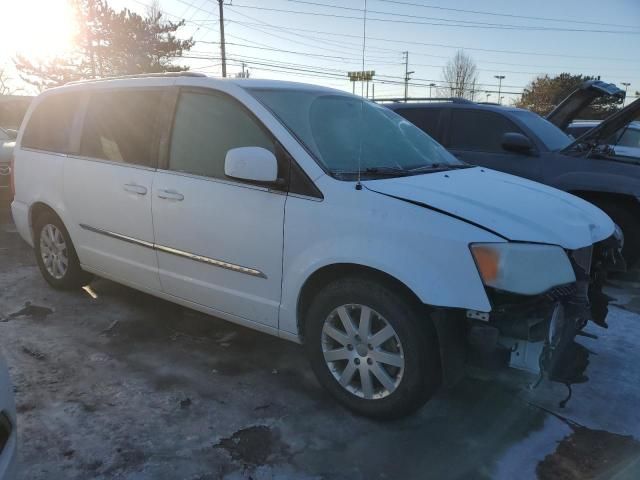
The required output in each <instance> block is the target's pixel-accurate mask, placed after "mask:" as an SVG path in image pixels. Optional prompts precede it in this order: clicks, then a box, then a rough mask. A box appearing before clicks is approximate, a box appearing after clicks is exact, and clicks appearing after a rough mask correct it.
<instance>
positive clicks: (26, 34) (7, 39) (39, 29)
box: [0, 0, 76, 60]
mask: <svg viewBox="0 0 640 480" xmlns="http://www.w3.org/2000/svg"><path fill="white" fill-rule="evenodd" d="M2 19H3V22H2V28H0V52H2V54H3V55H2V56H11V57H12V56H14V55H16V54H20V55H23V56H25V57H26V58H28V59H30V60H36V59H45V58H51V57H55V56H59V55H63V54H64V53H65V52H68V51H69V50H70V49H71V47H72V46H73V45H72V44H73V37H74V31H75V29H76V24H75V19H74V16H73V11H72V9H71V7H70V5H69V2H68V0H20V1H17V2H12V5H11V8H6V9H3V14H2Z"/></svg>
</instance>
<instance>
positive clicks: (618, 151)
mask: <svg viewBox="0 0 640 480" xmlns="http://www.w3.org/2000/svg"><path fill="white" fill-rule="evenodd" d="M601 123H602V121H601V120H575V121H573V122H571V123H570V124H569V126H568V127H567V129H566V132H567V133H568V134H569V135H571V136H572V137H573V138H579V137H581V136H582V135H584V134H585V133H587V132H588V131H590V130H591V129H593V128H595V127H597V126H598V125H600V124H601ZM599 143H600V144H606V145H608V146H609V147H610V148H611V149H612V150H613V153H615V156H617V157H627V158H630V159H638V160H640V121H632V122H630V123H628V124H626V125H625V126H624V127H622V128H621V129H620V130H618V131H617V132H615V133H614V134H613V135H612V136H611V137H609V138H606V139H604V141H600V142H599Z"/></svg>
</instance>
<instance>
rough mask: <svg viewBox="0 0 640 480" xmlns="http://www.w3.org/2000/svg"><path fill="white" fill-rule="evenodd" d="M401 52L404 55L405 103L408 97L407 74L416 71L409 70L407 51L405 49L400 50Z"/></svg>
mask: <svg viewBox="0 0 640 480" xmlns="http://www.w3.org/2000/svg"><path fill="white" fill-rule="evenodd" d="M402 54H403V55H404V103H407V99H408V98H409V80H411V77H410V76H409V75H411V74H412V73H416V72H410V71H409V52H408V51H405V52H402Z"/></svg>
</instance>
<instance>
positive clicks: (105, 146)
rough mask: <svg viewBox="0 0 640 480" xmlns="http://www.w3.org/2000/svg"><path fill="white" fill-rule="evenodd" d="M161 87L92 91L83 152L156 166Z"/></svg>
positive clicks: (101, 157) (81, 148)
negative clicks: (153, 88) (155, 155)
mask: <svg viewBox="0 0 640 480" xmlns="http://www.w3.org/2000/svg"><path fill="white" fill-rule="evenodd" d="M161 100H162V92H161V91H160V90H108V91H107V90H104V91H96V92H93V93H92V94H91V97H90V99H89V103H88V105H87V112H86V116H85V121H84V129H83V132H82V141H81V146H80V154H81V155H83V156H85V157H91V158H99V159H102V160H109V161H112V162H122V163H130V164H135V165H143V166H154V165H155V158H153V156H154V150H155V148H154V147H155V144H156V141H157V132H156V122H157V120H158V117H159V112H160V108H161Z"/></svg>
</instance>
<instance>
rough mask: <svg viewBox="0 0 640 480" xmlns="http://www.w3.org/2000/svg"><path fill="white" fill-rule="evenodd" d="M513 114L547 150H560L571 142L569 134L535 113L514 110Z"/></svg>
mask: <svg viewBox="0 0 640 480" xmlns="http://www.w3.org/2000/svg"><path fill="white" fill-rule="evenodd" d="M513 115H515V117H516V118H518V119H519V120H520V121H521V122H522V123H524V124H525V125H526V126H527V127H528V128H529V129H530V130H532V131H533V133H534V134H535V135H536V136H537V137H538V138H539V139H540V141H541V142H542V143H544V145H545V146H546V147H547V148H548V149H549V150H562V149H563V148H565V147H568V146H569V145H571V143H572V142H573V139H572V138H571V137H570V136H569V135H567V134H566V133H564V132H563V131H562V130H560V129H559V128H558V127H556V126H555V125H554V124H553V123H551V122H550V121H548V120H546V119H544V118H542V117H541V116H540V115H538V114H537V113H533V112H528V111H526V110H516V111H514V112H513Z"/></svg>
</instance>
